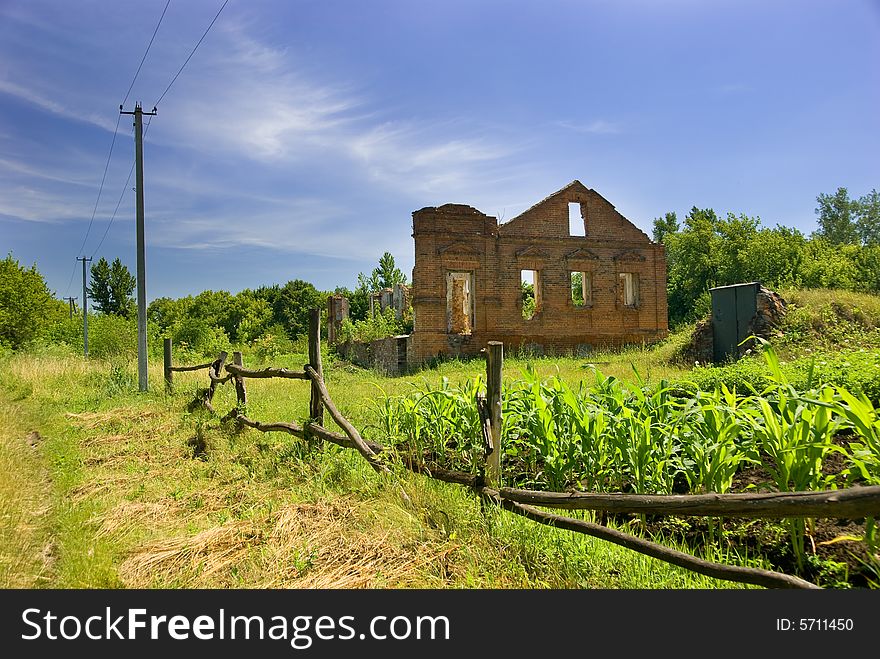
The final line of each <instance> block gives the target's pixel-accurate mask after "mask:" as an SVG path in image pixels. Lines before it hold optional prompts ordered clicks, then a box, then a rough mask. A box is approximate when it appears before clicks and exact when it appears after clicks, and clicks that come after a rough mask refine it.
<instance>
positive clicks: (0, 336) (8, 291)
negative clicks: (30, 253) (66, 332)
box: [0, 252, 67, 348]
mask: <svg viewBox="0 0 880 659" xmlns="http://www.w3.org/2000/svg"><path fill="white" fill-rule="evenodd" d="M66 306H67V305H65V304H64V303H62V302H60V301H59V300H55V299H54V298H53V297H52V294H51V293H50V292H49V287H48V286H47V285H46V282H45V280H44V279H43V275H41V274H40V273H39V272H38V271H37V266H36V265H32V266H31V267H30V268H23V267H22V266H21V265H19V263H18V261H17V260H16V259H14V258H13V257H12V252H10V253H9V254H8V255H7V256H6V258H5V259H3V260H2V261H0V344H4V345H7V346H10V347H11V348H20V347H21V346H23V345H24V344H26V343H27V342H28V341H32V340H33V339H35V338H37V337H39V336H40V335H41V334H42V333H43V332H44V331H45V330H46V329H48V327H49V326H50V325H51V324H53V323H54V322H55V321H57V320H60V319H62V318H63V317H64V316H63V313H66V311H64V312H62V308H64V307H66Z"/></svg>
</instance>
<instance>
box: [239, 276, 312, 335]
mask: <svg viewBox="0 0 880 659" xmlns="http://www.w3.org/2000/svg"><path fill="white" fill-rule="evenodd" d="M254 296H255V297H257V298H262V299H264V300H266V302H268V303H269V307H270V308H271V309H272V319H273V322H274V323H277V324H279V325H281V326H282V327H284V330H285V331H286V332H287V335H288V336H289V337H290V338H291V339H295V338H296V337H298V336H300V335H302V334H305V333H307V332H308V331H309V311H310V310H311V309H314V308H315V307H318V308H324V307H325V305H326V303H327V296H326V294H324V293H322V292H320V291H319V290H318V289H316V288H315V287H314V285H312V284H310V283H309V282H307V281H303V280H302V279H294V280H292V281H288V282H287V283H286V284H284V286H278V285H277V284H276V285H274V286H269V287H261V288H258V289H257V290H256V291H254Z"/></svg>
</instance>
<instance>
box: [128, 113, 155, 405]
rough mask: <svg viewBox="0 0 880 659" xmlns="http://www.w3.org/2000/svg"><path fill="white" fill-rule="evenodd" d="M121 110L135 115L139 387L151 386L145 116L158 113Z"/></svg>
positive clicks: (145, 388)
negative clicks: (148, 371) (149, 375)
mask: <svg viewBox="0 0 880 659" xmlns="http://www.w3.org/2000/svg"><path fill="white" fill-rule="evenodd" d="M119 113H120V114H133V115H134V158H135V185H136V195H137V308H138V311H137V326H138V389H139V390H140V391H146V390H147V265H146V257H145V254H144V248H145V240H144V121H143V116H144V115H145V114H146V115H150V116H152V115H155V114H156V108H153V111H152V112H144V111H143V110H142V109H141V104H140V103H135V106H134V112H123V111H122V106H121V105H120V106H119Z"/></svg>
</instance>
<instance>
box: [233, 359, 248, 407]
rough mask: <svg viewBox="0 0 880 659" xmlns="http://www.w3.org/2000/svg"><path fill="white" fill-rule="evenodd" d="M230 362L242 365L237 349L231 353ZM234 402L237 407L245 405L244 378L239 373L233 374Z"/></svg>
mask: <svg viewBox="0 0 880 659" xmlns="http://www.w3.org/2000/svg"><path fill="white" fill-rule="evenodd" d="M232 363H233V364H235V365H236V366H238V367H243V366H244V361H243V360H242V358H241V352H239V351H238V350H236V351H235V352H233V353H232ZM235 403H236V405H237V406H238V407H245V406H246V405H247V391H246V390H245V388H244V378H243V377H241V376H240V375H236V376H235Z"/></svg>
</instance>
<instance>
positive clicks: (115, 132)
mask: <svg viewBox="0 0 880 659" xmlns="http://www.w3.org/2000/svg"><path fill="white" fill-rule="evenodd" d="M170 4H171V0H167V2H166V3H165V8H164V9H163V10H162V15H161V16H159V21H158V22H157V23H156V28H155V29H154V30H153V35H152V36H151V37H150V42H149V43H148V44H147V48H146V50H145V51H144V56H143V57H142V58H141V61H140V64H138V67H137V71H135V74H134V77H133V78H132V80H131V84H130V85H129V86H128V91H126V92H125V98H124V99H123V101H122V105H125V101H127V100H128V95H129V94H130V93H131V90H132V89H133V88H134V83H135V82H136V81H137V78H138V75H140V72H141V68H142V67H143V65H144V61H145V60H146V59H147V54H148V53H149V52H150V48H151V47H152V46H153V41H154V40H155V39H156V33H158V31H159V26H160V25H162V19H164V18H165V12H166V11H168V5H170ZM120 107H121V106H120ZM121 119H122V115H121V114H120V115H119V116H118V117H117V119H116V126H115V128H114V129H113V139H112V140H111V142H110V152H109V153H108V154H107V162H106V163H105V164H104V174H103V175H102V176H101V185H100V186H99V187H98V198H97V199H96V200H95V207H94V209H93V210H92V217H91V219H89V226H88V227H87V228H86V235H85V237H83V241H82V244H81V245H80V247H79V249H78V250H77V251H76V252H77V254H79V253H81V252H82V251H83V249H85V246H86V242H87V241H88V239H89V234H90V233H91V231H92V225H93V224H94V222H95V215H96V214H97V212H98V205H99V204H100V203H101V194H102V193H103V192H104V183H105V181H106V180H107V170H108V169H109V168H110V160H111V159H112V158H113V147H114V146H115V145H116V136H117V135H118V133H119V122H120V120H121ZM129 179H131V174H130V173H129ZM126 186H128V183H127V182H126ZM118 208H119V206H118V205H117V209H118ZM106 235H107V232H106V231H105V232H104V237H106ZM104 237H102V238H101V243H103V242H104ZM99 247H100V243H99ZM96 251H97V250H96ZM75 274H76V265H75V264H74V267H73V273H71V275H70V280H69V281H68V282H67V288H66V289H65V291H64V294H65V295H67V293H68V291H70V285H71V284H72V283H73V277H74V275H75Z"/></svg>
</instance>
